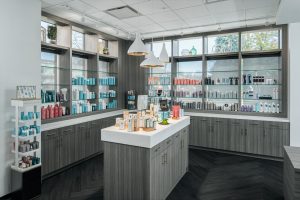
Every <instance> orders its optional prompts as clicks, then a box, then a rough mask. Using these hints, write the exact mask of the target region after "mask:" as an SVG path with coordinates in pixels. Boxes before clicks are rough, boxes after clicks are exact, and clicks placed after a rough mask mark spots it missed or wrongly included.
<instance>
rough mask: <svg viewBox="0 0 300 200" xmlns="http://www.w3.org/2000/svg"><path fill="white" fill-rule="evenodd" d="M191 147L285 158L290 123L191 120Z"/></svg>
mask: <svg viewBox="0 0 300 200" xmlns="http://www.w3.org/2000/svg"><path fill="white" fill-rule="evenodd" d="M189 130H190V142H189V144H190V145H193V146H201V147H207V148H214V149H221V150H229V151H237V152H243V153H250V154H258V155H266V156H274V157H282V156H283V146H284V145H289V138H290V136H289V123H284V122H267V121H256V120H240V119H224V118H211V117H192V118H191V125H190V129H189Z"/></svg>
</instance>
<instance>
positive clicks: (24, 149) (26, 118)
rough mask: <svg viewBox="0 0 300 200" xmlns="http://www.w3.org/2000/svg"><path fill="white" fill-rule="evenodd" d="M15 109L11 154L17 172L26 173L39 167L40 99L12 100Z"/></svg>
mask: <svg viewBox="0 0 300 200" xmlns="http://www.w3.org/2000/svg"><path fill="white" fill-rule="evenodd" d="M11 106H13V107H14V108H15V119H13V120H12V122H14V124H15V126H14V133H13V134H12V138H13V145H12V146H13V148H12V153H13V154H14V155H15V156H14V164H13V165H12V166H11V168H12V169H13V170H15V171H17V172H21V173H23V172H27V171H29V170H32V169H34V168H37V167H39V166H41V118H40V117H41V114H40V108H41V99H32V100H20V99H12V100H11Z"/></svg>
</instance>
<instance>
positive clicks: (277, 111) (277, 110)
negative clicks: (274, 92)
mask: <svg viewBox="0 0 300 200" xmlns="http://www.w3.org/2000/svg"><path fill="white" fill-rule="evenodd" d="M279 111H280V109H279V103H278V104H277V109H276V113H279Z"/></svg>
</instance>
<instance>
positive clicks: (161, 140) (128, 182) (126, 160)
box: [101, 116, 190, 200]
mask: <svg viewBox="0 0 300 200" xmlns="http://www.w3.org/2000/svg"><path fill="white" fill-rule="evenodd" d="M168 122H169V124H168V125H161V124H157V126H156V129H155V130H152V131H145V130H143V129H140V130H138V131H133V132H129V131H128V130H120V129H119V128H118V127H116V126H112V127H108V128H105V129H102V130H101V139H102V141H103V142H104V198H105V199H106V200H110V199H111V200H118V199H122V200H126V199H128V200H131V199H144V200H155V199H165V198H166V197H167V196H168V195H169V194H170V192H171V191H172V189H173V188H174V187H175V186H176V184H177V183H178V182H179V180H180V179H181V178H182V177H183V176H184V174H185V173H186V172H187V169H188V144H189V143H188V131H189V125H190V117H189V116H184V117H181V118H178V119H171V118H170V119H168Z"/></svg>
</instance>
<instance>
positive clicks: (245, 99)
mask: <svg viewBox="0 0 300 200" xmlns="http://www.w3.org/2000/svg"><path fill="white" fill-rule="evenodd" d="M242 100H244V101H281V99H247V98H242Z"/></svg>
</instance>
